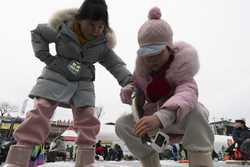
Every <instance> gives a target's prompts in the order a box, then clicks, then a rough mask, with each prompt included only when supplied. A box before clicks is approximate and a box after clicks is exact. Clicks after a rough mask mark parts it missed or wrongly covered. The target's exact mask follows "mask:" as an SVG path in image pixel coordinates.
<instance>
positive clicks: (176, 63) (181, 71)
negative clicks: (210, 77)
mask: <svg viewBox="0 0 250 167" xmlns="http://www.w3.org/2000/svg"><path fill="white" fill-rule="evenodd" d="M174 46H175V58H174V60H173V62H172V63H171V65H170V67H169V69H168V70H167V71H166V78H167V80H168V81H169V82H170V83H173V84H178V83H180V82H183V81H186V80H190V79H192V78H193V77H194V76H195V74H196V73H197V72H198V71H199V67H200V65H199V59H198V54H197V51H196V50H195V49H194V48H193V47H192V46H191V45H190V44H188V43H186V42H176V43H175V44H174ZM147 71H148V70H147V69H146V68H145V66H144V65H143V61H142V60H141V58H140V57H139V56H137V59H136V66H135V71H134V77H135V79H136V82H138V84H139V85H140V86H141V87H142V88H143V87H145V86H146V85H147V79H148V72H147Z"/></svg>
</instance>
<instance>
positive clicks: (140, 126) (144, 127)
mask: <svg viewBox="0 0 250 167" xmlns="http://www.w3.org/2000/svg"><path fill="white" fill-rule="evenodd" d="M160 127H161V122H160V120H159V118H158V117H157V116H156V115H151V116H144V117H142V118H141V119H140V120H139V121H137V122H136V124H135V135H137V136H139V137H142V136H143V135H145V134H147V133H148V132H151V131H153V130H155V129H157V128H160Z"/></svg>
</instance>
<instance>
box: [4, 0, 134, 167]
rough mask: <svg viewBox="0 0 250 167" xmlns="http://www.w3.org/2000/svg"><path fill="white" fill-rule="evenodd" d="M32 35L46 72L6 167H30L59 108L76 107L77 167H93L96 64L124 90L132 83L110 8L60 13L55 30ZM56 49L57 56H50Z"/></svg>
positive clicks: (98, 2)
mask: <svg viewBox="0 0 250 167" xmlns="http://www.w3.org/2000/svg"><path fill="white" fill-rule="evenodd" d="M31 35H32V46H33V50H34V53H35V56H36V57H37V58H39V59H40V60H41V61H42V62H44V63H45V64H46V67H45V68H44V69H43V72H42V74H41V75H40V76H39V77H38V79H37V83H36V85H35V86H34V87H33V89H32V90H31V93H30V95H29V96H30V97H31V98H33V99H34V108H33V110H32V111H31V112H30V113H31V114H30V115H29V117H27V118H26V119H25V121H24V122H23V123H22V124H21V125H20V126H19V128H18V129H17V130H16V131H15V134H14V136H15V139H16V140H17V145H14V146H12V147H11V149H10V151H9V153H8V157H7V162H6V166H7V167H10V166H11V165H14V166H15V165H16V166H18V167H25V166H27V163H28V160H29V158H30V154H31V150H32V146H33V145H37V144H41V143H44V142H45V140H46V138H47V136H48V134H49V120H50V118H51V117H52V115H53V113H54V111H55V109H56V107H57V106H58V105H59V106H65V107H71V109H72V112H73V118H74V126H75V127H76V128H78V130H79V132H80V134H79V137H78V140H77V142H76V143H77V145H78V151H77V158H76V166H77V167H83V166H92V165H93V163H94V153H95V149H94V147H93V145H94V144H95V139H96V135H97V134H98V132H99V129H100V122H99V121H98V119H97V118H96V117H95V116H94V112H95V110H94V106H95V93H94V85H93V81H94V80H95V67H94V64H95V63H96V62H99V63H100V64H101V65H103V66H104V67H105V68H106V69H107V70H108V71H109V72H110V73H111V74H112V75H113V76H114V77H115V78H116V79H117V81H118V82H119V84H120V85H121V86H126V85H128V84H130V83H131V81H132V79H131V78H132V75H131V73H130V72H129V71H128V70H127V69H126V67H125V63H124V62H123V61H122V60H121V59H120V58H119V57H118V56H117V55H116V54H115V53H114V51H113V50H112V47H114V43H115V39H114V36H113V33H112V31H111V29H110V27H109V23H108V12H107V5H106V2H105V0H85V1H84V2H83V4H82V6H81V7H80V9H77V10H75V9H70V10H65V11H60V12H58V13H57V14H56V15H55V16H54V17H53V19H52V20H51V21H50V23H49V24H39V25H38V26H37V28H36V29H35V30H33V31H31ZM50 43H55V46H56V53H57V54H56V56H52V55H51V54H50V51H49V44H50Z"/></svg>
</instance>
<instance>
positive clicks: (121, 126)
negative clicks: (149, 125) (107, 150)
mask: <svg viewBox="0 0 250 167" xmlns="http://www.w3.org/2000/svg"><path fill="white" fill-rule="evenodd" d="M127 119H128V117H127V116H122V117H120V118H119V119H117V121H116V123H115V133H116V135H117V136H118V137H120V138H121V139H123V138H124V135H125V133H126V131H128V130H127V129H128V128H127V126H128V125H129V123H128V122H127Z"/></svg>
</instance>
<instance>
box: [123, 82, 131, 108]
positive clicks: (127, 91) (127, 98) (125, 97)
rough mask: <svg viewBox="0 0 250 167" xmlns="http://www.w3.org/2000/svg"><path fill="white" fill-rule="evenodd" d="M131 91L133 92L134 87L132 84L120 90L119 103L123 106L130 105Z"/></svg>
mask: <svg viewBox="0 0 250 167" xmlns="http://www.w3.org/2000/svg"><path fill="white" fill-rule="evenodd" d="M133 91H134V86H133V84H132V83H130V84H127V85H126V86H124V87H123V88H121V92H120V97H121V101H122V102H123V103H125V104H131V103H132V100H131V95H132V93H133Z"/></svg>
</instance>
